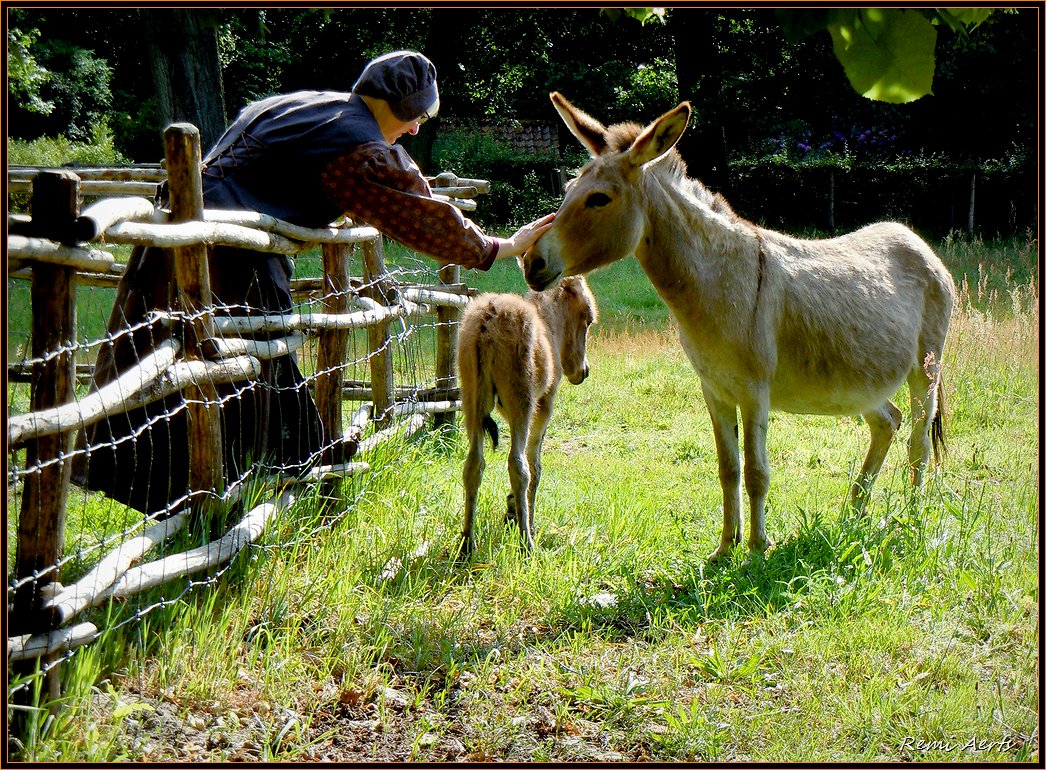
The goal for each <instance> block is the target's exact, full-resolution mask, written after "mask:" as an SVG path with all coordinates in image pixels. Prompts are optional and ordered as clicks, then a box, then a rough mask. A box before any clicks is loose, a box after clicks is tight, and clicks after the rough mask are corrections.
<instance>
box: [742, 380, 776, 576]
mask: <svg viewBox="0 0 1046 770" xmlns="http://www.w3.org/2000/svg"><path fill="white" fill-rule="evenodd" d="M769 416H770V399H769V396H768V395H764V394H759V395H757V396H756V402H755V404H753V405H750V406H744V407H742V408H741V423H742V425H743V426H744V434H745V440H744V447H745V490H746V491H747V492H748V505H749V517H750V518H749V522H748V551H749V553H750V554H752V555H755V554H762V553H763V552H765V551H766V549H767V546H769V545H770V543H769V541H768V540H767V538H766V495H767V493H768V492H769V491H770V461H769V460H768V459H767V457H766V427H767V423H768V421H769Z"/></svg>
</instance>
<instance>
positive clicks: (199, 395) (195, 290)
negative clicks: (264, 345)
mask: <svg viewBox="0 0 1046 770" xmlns="http://www.w3.org/2000/svg"><path fill="white" fill-rule="evenodd" d="M163 138H164V155H165V157H166V159H167V180H168V185H169V190H170V203H171V221H172V222H190V221H202V220H203V180H202V178H201V176H200V160H201V156H200V132H199V130H198V129H197V128H196V126H194V125H192V124H190V123H175V124H173V125H171V126H168V128H167V130H166V131H165V132H164V136H163ZM173 252H174V275H175V281H176V283H177V284H178V286H177V289H178V302H179V305H180V307H181V310H182V312H184V313H185V314H186V315H187V317H188V319H187V323H186V324H185V342H184V347H183V351H184V355H185V357H186V358H197V359H202V358H203V357H204V356H203V355H202V353H201V349H200V348H201V344H202V343H203V341H204V340H208V339H211V338H212V337H213V336H214V316H213V301H212V299H211V278H210V272H209V270H208V255H207V246H206V245H204V244H196V245H191V246H180V247H176V248H174V249H173ZM185 400H186V402H187V403H186V408H187V410H188V429H189V437H188V438H189V495H190V496H189V499H190V502H191V505H192V507H193V509H194V510H197V511H198V512H200V513H204V512H205V511H206V510H207V509H209V508H210V505H209V501H208V499H207V497H206V495H207V493H220V492H221V491H222V489H223V488H224V484H225V473H224V469H223V467H222V466H223V459H222V435H221V413H220V411H219V405H218V393H217V389H216V388H215V386H214V385H213V384H212V383H210V382H199V383H197V384H195V385H193V386H192V387H189V388H187V389H186V390H185ZM197 495H202V496H203V497H194V496H197Z"/></svg>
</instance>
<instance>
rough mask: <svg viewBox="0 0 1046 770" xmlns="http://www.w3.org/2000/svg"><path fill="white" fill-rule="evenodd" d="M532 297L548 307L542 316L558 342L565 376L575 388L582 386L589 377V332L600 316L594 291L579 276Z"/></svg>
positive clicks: (554, 342) (555, 342)
mask: <svg viewBox="0 0 1046 770" xmlns="http://www.w3.org/2000/svg"><path fill="white" fill-rule="evenodd" d="M533 296H534V297H537V298H538V301H539V302H540V303H542V304H543V305H544V306H545V307H544V310H543V311H542V315H544V316H545V318H546V322H547V323H548V326H549V330H550V331H551V333H552V334H553V336H554V337H555V338H556V339H554V340H553V344H554V345H556V346H557V347H558V349H559V358H560V363H561V364H562V366H563V376H564V377H566V378H567V381H568V382H570V383H571V384H572V385H580V384H581V383H582V382H584V381H585V378H586V377H588V357H587V353H586V351H587V347H588V329H589V327H590V326H591V325H592V324H594V323H595V322H596V318H597V317H598V315H599V311H598V310H597V308H596V298H595V297H594V296H593V295H592V290H591V289H589V288H588V283H586V282H585V278H584V276H580V275H578V276H572V277H570V278H566V279H564V280H563V281H562V282H561V283H560V284H559V285H558V286H556V287H555V288H554V289H551V290H549V291H547V292H541V293H537V294H534V295H533Z"/></svg>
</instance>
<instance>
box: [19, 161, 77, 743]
mask: <svg viewBox="0 0 1046 770" xmlns="http://www.w3.org/2000/svg"><path fill="white" fill-rule="evenodd" d="M79 184H80V178H79V177H78V176H77V175H76V174H74V173H72V172H69V171H60V172H44V173H41V174H39V175H37V177H36V178H35V179H34V180H33V193H32V215H33V223H32V224H33V231H34V235H38V236H40V237H50V238H53V239H55V240H59V241H62V242H65V243H66V244H67V245H68V241H69V240H70V238H71V237H72V235H71V234H72V232H73V230H74V223H75V222H76V219H77V217H78V216H79V213H80V189H79ZM30 294H31V303H32V316H33V321H32V343H31V344H32V356H33V367H32V380H31V382H32V384H31V385H30V396H29V409H30V411H33V412H35V411H38V410H41V409H49V408H51V407H55V406H60V405H61V404H65V403H69V402H71V401H72V400H73V398H74V395H75V394H74V391H73V386H74V384H75V382H76V356H75V354H74V351H73V348H72V345H73V342H74V341H75V339H76V270H75V268H71V267H65V266H62V265H51V264H46V263H44V262H37V263H35V264H34V265H33V283H32V289H31V290H30ZM73 435H74V432H73V431H68V432H65V431H63V432H59V433H55V434H53V435H50V436H42V437H40V438H37V439H31V440H30V441H28V442H27V443H26V451H25V467H26V468H36V471H35V472H34V473H30V474H28V475H27V476H26V479H25V484H24V486H23V488H22V507H21V510H20V511H19V515H18V535H17V537H18V541H17V543H16V546H15V578H16V579H17V580H18V581H22V580H25V581H26V582H25V583H24V584H22V585H21V587H20V588H19V589H18V590H16V591H15V594H14V596H13V597H12V606H11V612H10V613H9V615H8V621H9V623H8V634H9V635H12V636H14V635H21V634H26V633H38V632H46V631H50V630H52V629H54V628H56V627H57V626H58V623H59V618H58V617H57V615H56V614H55V613H54V611H45V610H44V609H43V606H42V605H43V600H44V598H45V592H44V588H45V587H46V586H48V585H50V584H53V583H56V582H57V581H58V577H59V574H58V567H57V565H58V563H59V560H60V558H61V555H62V551H63V549H64V547H65V514H66V503H67V501H68V499H69V479H70V476H71V473H72V467H73V466H72V459H71V458H69V457H68V454H69V452H70V450H71V449H72V439H73ZM48 570H49V571H48ZM36 575H41V577H40V579H39V580H37V579H34V576H36ZM54 660H55V659H54V658H48V659H47V661H46V662H48V663H50V662H53V661H54ZM34 666H35V663H32V664H29V665H28V666H25V665H24V664H19V665H16V667H15V668H16V670H18V671H19V673H31V672H32V668H33V667H34ZM47 685H48V693H49V695H50V697H51V699H52V701H55V700H57V699H58V698H59V697H60V696H61V692H60V689H59V677H58V668H57V667H55V668H52V669H51V670H50V673H49V674H48V677H47ZM31 689H32V688H31V687H30V688H29V690H25V691H21V692H20V693H19V694H18V695H16V697H15V701H16V702H20V703H22V705H29V701H30V700H31V698H32V694H31ZM22 716H25V714H23V715H22ZM26 724H27V722H26V721H25V720H24V719H21V718H16V719H14V720H13V722H12V732H13V733H15V734H18V733H20V732H21V731H22V730H23V729H24V727H25V726H26Z"/></svg>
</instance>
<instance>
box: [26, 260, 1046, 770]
mask: <svg viewBox="0 0 1046 770" xmlns="http://www.w3.org/2000/svg"><path fill="white" fill-rule="evenodd" d="M938 246H939V250H940V252H941V254H942V256H943V258H944V259H945V261H946V263H947V264H948V265H949V267H950V268H951V269H952V271H953V273H954V274H955V275H956V276H957V279H958V280H959V281H960V282H961V283H962V285H963V289H962V296H961V299H960V302H959V304H958V307H957V308H956V312H955V316H954V319H953V325H952V330H951V333H950V337H949V347H948V349H947V350H946V354H945V404H946V407H947V415H946V423H945V425H946V430H947V433H948V444H949V453H948V455H947V456H946V459H945V461H944V463H943V465H942V466H941V467H939V468H937V469H935V471H934V472H933V474H932V476H931V478H930V480H929V482H928V485H927V489H926V492H925V495H924V496H923V498H922V499H921V500H918V501H915V500H912V499H910V496H909V494H908V492H907V489H906V480H905V477H904V476H905V474H904V472H903V468H904V465H905V457H906V452H905V449H904V447H903V444H897V445H895V446H894V447H893V448H892V449H891V451H890V454H889V455H888V458H887V462H886V466H885V467H884V469H883V473H882V475H881V476H880V479H879V482H878V484H877V486H876V489H875V492H874V494H873V502H872V505H871V506H870V509H869V510H868V511H867V513H866V516H864V517H861V518H854V517H852V516H850V515H849V514H848V512H847V511H846V510H845V509H844V507H843V501H844V498H845V495H846V491H847V488H848V485H849V482H850V480H851V478H852V477H853V475H854V474H855V473H856V470H857V468H858V467H859V465H860V461H861V458H862V457H863V453H864V450H865V449H866V442H867V431H866V428H865V427H864V426H863V425H862V424H861V423H860V421H859V420H857V419H849V418H845V419H836V418H825V417H807V416H796V415H784V414H774V415H772V416H771V419H770V430H769V442H768V452H769V455H770V462H771V470H772V477H771V491H770V497H769V500H768V505H767V528H768V534H769V535H770V537H771V538H772V539H773V540H774V541H775V543H776V545H775V547H774V548H773V550H771V551H770V552H769V554H768V558H767V560H766V562H765V564H764V565H762V566H761V567H758V568H746V567H744V566H743V565H742V561H743V557H744V554H743V553H738V554H737V558H736V559H735V561H734V562H733V563H731V564H727V565H724V566H722V567H717V568H715V569H712V568H709V567H707V566H706V564H705V558H706V557H707V555H708V554H709V553H710V552H711V551H712V550H713V548H714V547H715V545H716V544H717V543H718V537H719V529H720V525H721V499H720V491H719V483H718V479H717V472H716V462H715V450H714V447H713V443H712V437H711V428H710V425H709V420H708V416H707V414H706V412H705V409H704V404H703V402H702V399H701V396H700V393H699V390H698V381H697V379H696V377H695V375H694V374H693V372H692V370H691V369H690V367H689V365H688V363H687V362H686V360H685V357H684V355H683V353H682V350H681V349H680V347H679V344H678V342H677V341H676V338H675V335H674V332H673V331H672V330H671V329H670V327H669V325H668V322H667V320H666V313H665V310H664V308H663V306H662V305H661V303H660V300H659V299H658V298H657V296H656V294H655V293H654V291H653V289H652V288H651V287H650V284H649V282H648V281H647V280H646V278H645V277H644V276H643V275H642V272H641V271H640V270H639V268H638V265H637V264H636V263H635V261H634V260H629V261H626V262H623V263H620V264H619V265H617V266H615V267H613V268H611V269H609V270H607V271H604V272H601V273H597V274H596V275H594V276H592V278H591V284H592V286H593V289H594V291H595V293H596V296H597V298H598V300H599V301H600V305H601V310H602V314H603V317H602V320H601V323H600V324H599V325H598V326H597V327H595V329H594V335H593V338H592V341H591V345H590V350H589V361H590V364H591V366H592V375H591V377H590V378H589V379H588V380H587V381H586V382H585V383H584V384H583V385H581V386H578V387H572V386H569V385H567V384H564V386H563V389H562V390H561V392H560V396H559V400H558V403H557V408H556V414H555V416H554V418H553V421H552V424H551V428H550V432H549V436H548V440H547V441H546V444H545V454H544V476H543V479H542V487H541V490H540V492H539V497H538V504H537V516H536V522H537V541H538V549H537V551H536V552H534V553H533V554H530V555H529V556H528V555H524V554H522V553H521V552H520V551H519V549H518V548H517V546H516V533H515V531H514V530H513V529H512V528H511V527H509V526H507V525H505V524H504V523H503V511H504V500H505V494H506V492H507V491H508V481H507V473H506V470H505V464H504V461H505V453H504V450H501V451H498V452H489V451H488V455H487V473H486V477H485V482H484V485H483V487H482V490H481V495H480V515H479V518H478V521H477V536H478V543H479V548H478V552H477V554H476V556H475V558H474V559H473V560H472V561H471V562H468V563H461V562H459V561H457V560H456V559H455V558H454V549H455V546H456V543H457V538H458V534H459V530H460V525H461V522H460V516H461V506H462V490H461V485H460V480H459V479H460V473H461V464H462V460H463V456H464V442H463V439H462V437H461V436H460V435H459V434H458V433H457V432H454V431H451V432H447V433H430V434H427V435H425V436H424V437H423V438H421V439H420V440H419V441H415V442H411V443H403V444H401V445H398V446H391V447H388V448H386V449H383V450H381V451H380V453H379V456H372V457H370V458H368V459H369V461H370V462H371V463H372V465H373V471H372V472H371V473H369V474H366V475H364V476H360V477H358V478H356V479H353V480H350V481H347V482H346V483H345V484H344V486H343V487H342V490H341V492H342V502H340V503H339V504H338V505H337V506H336V508H335V510H333V511H327V512H322V511H321V510H320V506H319V505H318V502H317V498H316V496H315V494H314V495H312V496H306V498H305V499H303V500H302V501H300V502H299V503H298V504H297V505H296V506H294V507H293V508H292V509H290V510H288V511H286V512H284V513H282V514H281V515H280V516H279V518H278V520H277V522H276V526H275V527H273V528H272V529H271V530H270V531H269V532H268V533H267V534H266V536H265V539H264V543H263V544H262V545H261V546H259V547H254V548H252V549H250V551H249V552H248V553H247V554H246V555H245V556H242V557H241V558H240V559H238V560H237V561H236V562H235V564H234V565H233V566H232V568H230V569H229V570H228V571H227V572H226V573H225V574H224V575H222V576H221V578H220V579H219V581H218V583H217V585H216V586H214V587H211V588H208V589H206V590H197V591H191V592H190V591H185V585H182V586H173V587H172V588H170V589H166V590H165V591H163V592H156V593H155V594H150V595H147V596H145V597H142V598H141V599H137V600H135V601H133V602H129V603H127V604H126V605H121V606H117V607H114V608H112V610H111V612H112V614H113V618H112V619H111V623H110V624H111V625H115V626H116V628H115V629H114V630H112V631H109V632H107V633H106V634H105V635H104V636H103V637H102V638H101V639H100V640H98V641H97V642H95V643H94V644H92V645H91V646H89V647H87V648H84V649H82V650H81V651H80V652H79V653H77V655H76V656H75V657H74V658H73V659H72V661H71V662H70V663H68V664H66V665H65V666H64V685H65V691H66V693H67V695H66V697H65V699H64V708H63V709H61V710H59V711H58V712H57V714H56V715H54V716H51V717H47V716H46V715H45V714H44V713H43V712H41V713H40V714H39V715H38V717H37V719H36V722H35V729H34V730H32V731H30V732H29V733H28V735H27V738H26V743H27V745H26V748H25V752H24V754H23V755H22V758H24V759H29V760H33V761H40V762H53V761H118V760H132V761H171V760H178V761H186V760H212V761H217V760H249V761H257V760H262V761H268V760H279V761H358V762H381V761H456V760H471V761H488V760H489V761H493V760H505V761H549V762H568V761H600V762H610V761H646V760H654V761H742V760H747V761H765V762H775V763H776V762H857V761H869V762H874V761H898V760H899V761H905V760H914V761H929V762H965V761H970V762H1010V761H1037V760H1038V757H1039V745H1038V742H1039V736H1038V732H1037V725H1038V722H1039V716H1038V715H1039V708H1040V704H1039V673H1040V672H1039V657H1038V649H1039V635H1038V628H1039V622H1040V617H1039V607H1040V603H1039V589H1038V584H1039V579H1038V574H1039V555H1038V543H1039V537H1040V535H1039V526H1038V516H1039V494H1040V493H1039V489H1040V479H1039V475H1038V468H1039V465H1040V462H1039V460H1040V458H1039V439H1038V435H1039V433H1038V426H1039V376H1040V372H1039V356H1038V353H1039V329H1040V318H1039V313H1038V287H1037V281H1038V272H1037V249H1036V247H1037V244H1036V243H1035V242H1034V241H1032V242H1030V243H1024V242H1008V243H1003V244H987V245H986V244H983V243H979V242H974V243H969V242H966V241H963V240H949V241H946V242H944V243H942V244H938ZM964 277H965V280H964ZM467 279H468V280H469V282H470V283H475V284H476V285H479V286H480V287H481V288H485V289H496V290H512V291H522V290H523V289H524V286H523V282H522V278H521V276H520V274H519V272H518V270H516V269H515V268H514V266H512V265H508V264H499V265H498V266H496V268H495V269H494V270H492V271H491V273H489V274H484V275H481V276H480V275H477V274H474V273H470V274H468V277H467ZM897 403H898V406H899V407H900V408H901V409H902V411H904V410H906V407H907V397H906V396H905V395H904V394H901V396H900V397H899V398H898V400H897ZM906 431H907V421H906V425H905V426H903V427H902V431H901V436H902V438H906ZM503 432H504V430H503ZM161 600H163V601H162V602H161ZM157 603H161V605H162V606H159V607H158V608H156V609H154V610H153V611H151V612H149V613H148V614H146V615H144V617H143V618H142V619H141V620H140V621H135V622H123V621H126V620H127V619H128V618H130V617H133V615H134V613H135V612H136V611H137V610H139V609H140V608H143V607H149V606H153V605H156V604H157ZM102 620H103V621H104V617H103V619H102ZM99 625H100V626H101V625H102V622H99Z"/></svg>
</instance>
